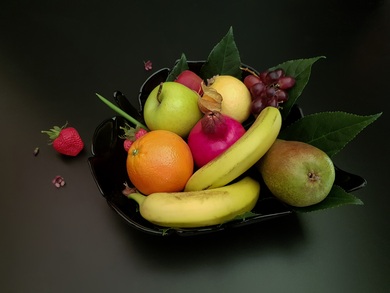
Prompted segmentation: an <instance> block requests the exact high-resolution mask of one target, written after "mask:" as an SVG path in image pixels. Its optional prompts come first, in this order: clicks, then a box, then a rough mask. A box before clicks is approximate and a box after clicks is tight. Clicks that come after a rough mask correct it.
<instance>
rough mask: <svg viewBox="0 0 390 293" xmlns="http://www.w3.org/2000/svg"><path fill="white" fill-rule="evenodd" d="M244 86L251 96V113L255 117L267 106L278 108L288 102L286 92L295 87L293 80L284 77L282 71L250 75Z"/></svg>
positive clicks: (246, 78)
mask: <svg viewBox="0 0 390 293" xmlns="http://www.w3.org/2000/svg"><path fill="white" fill-rule="evenodd" d="M244 84H245V85H246V86H247V88H248V89H249V91H250V92H251V95H252V106H251V112H252V114H253V115H255V116H257V115H258V114H259V113H260V112H261V111H262V110H263V109H264V108H266V107H267V106H272V107H279V104H281V103H284V102H286V101H287V100H288V94H287V91H288V90H289V89H291V88H292V87H293V86H294V85H295V78H294V77H292V76H286V74H285V72H284V70H283V69H275V70H271V71H264V72H262V73H260V74H259V75H255V74H250V75H248V76H246V77H245V78H244Z"/></svg>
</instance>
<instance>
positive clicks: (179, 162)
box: [126, 130, 194, 195]
mask: <svg viewBox="0 0 390 293" xmlns="http://www.w3.org/2000/svg"><path fill="white" fill-rule="evenodd" d="M126 168H127V174H128V176H129V178H130V180H131V182H132V183H133V185H134V187H135V188H137V189H138V190H139V191H140V192H141V193H143V194H145V195H148V194H151V193H155V192H177V191H182V190H183V189H184V186H185V185H186V183H187V181H188V179H189V178H190V176H191V175H192V173H193V169H194V160H193V158H192V154H191V150H190V148H189V146H188V145H187V143H186V142H185V141H184V140H183V139H182V138H181V137H180V136H179V135H177V134H175V133H173V132H171V131H168V130H153V131H150V132H148V133H146V134H145V135H144V136H142V137H141V138H139V139H137V140H136V141H135V142H134V143H133V144H132V145H131V147H130V149H129V152H128V155H127V160H126Z"/></svg>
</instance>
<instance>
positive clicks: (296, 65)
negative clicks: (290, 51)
mask: <svg viewBox="0 0 390 293" xmlns="http://www.w3.org/2000/svg"><path fill="white" fill-rule="evenodd" d="M322 58H325V56H318V57H314V58H308V59H297V60H290V61H286V62H284V63H281V64H279V65H277V66H275V67H272V68H270V69H269V70H275V69H278V68H281V69H283V70H284V72H285V74H286V75H287V76H292V77H294V78H295V81H296V83H295V86H294V87H293V88H292V89H291V90H290V91H289V92H288V97H289V98H288V100H287V102H286V103H284V104H283V105H282V109H281V114H282V117H283V120H284V119H285V118H286V117H287V115H288V114H289V113H290V110H291V107H292V106H293V105H294V104H295V103H296V101H297V99H298V97H299V96H300V95H301V94H302V92H303V89H304V88H305V87H306V85H307V83H308V82H309V78H310V74H311V67H312V65H313V64H314V63H315V62H316V61H318V60H319V59H322Z"/></svg>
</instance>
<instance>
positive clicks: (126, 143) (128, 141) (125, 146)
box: [123, 139, 133, 152]
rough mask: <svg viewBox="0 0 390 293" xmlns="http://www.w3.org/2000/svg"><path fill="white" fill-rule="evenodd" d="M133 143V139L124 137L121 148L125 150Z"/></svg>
mask: <svg viewBox="0 0 390 293" xmlns="http://www.w3.org/2000/svg"><path fill="white" fill-rule="evenodd" d="M132 144H133V141H132V140H130V139H125V141H124V142H123V148H124V149H125V151H126V152H128V151H129V149H130V147H131V145H132Z"/></svg>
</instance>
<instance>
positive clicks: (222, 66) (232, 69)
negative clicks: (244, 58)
mask: <svg viewBox="0 0 390 293" xmlns="http://www.w3.org/2000/svg"><path fill="white" fill-rule="evenodd" d="M240 66H241V59H240V53H239V51H238V48H237V46H236V43H235V41H234V36H233V28H232V27H230V29H229V31H228V33H227V34H226V35H225V36H224V37H223V38H222V40H221V41H220V42H219V43H218V44H217V45H216V46H215V47H214V48H213V49H212V50H211V52H210V54H209V56H208V58H207V60H206V62H205V64H204V65H203V66H202V68H201V71H200V77H202V78H203V79H208V78H211V77H213V76H214V75H232V76H234V77H237V78H239V79H241V73H242V72H241V69H240Z"/></svg>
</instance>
